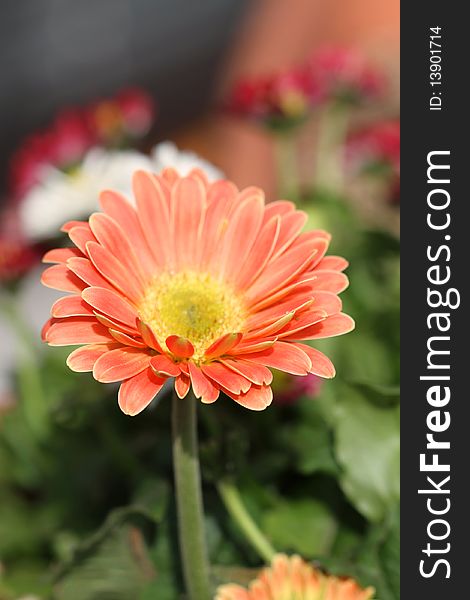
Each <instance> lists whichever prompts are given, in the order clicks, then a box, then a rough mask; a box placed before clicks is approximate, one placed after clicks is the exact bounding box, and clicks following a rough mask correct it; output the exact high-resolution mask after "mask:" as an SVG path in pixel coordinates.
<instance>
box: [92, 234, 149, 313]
mask: <svg viewBox="0 0 470 600" xmlns="http://www.w3.org/2000/svg"><path fill="white" fill-rule="evenodd" d="M87 251H88V255H89V256H90V259H91V262H92V263H93V265H94V266H95V267H96V269H97V270H98V271H99V272H100V274H101V275H102V276H103V277H104V278H105V279H107V280H108V282H109V283H111V284H112V285H113V286H114V287H115V288H117V289H118V290H119V291H120V292H121V293H122V294H124V296H126V297H127V298H129V299H130V300H132V301H133V302H138V301H139V300H140V298H142V296H143V287H142V284H141V282H140V280H139V279H138V278H137V277H136V276H135V275H134V273H133V272H132V271H130V270H129V269H126V267H124V266H123V265H122V264H121V263H120V262H119V261H118V260H117V259H116V258H115V256H113V254H112V253H111V252H110V251H109V250H107V249H106V248H103V246H100V245H99V244H97V243H96V242H88V244H87Z"/></svg>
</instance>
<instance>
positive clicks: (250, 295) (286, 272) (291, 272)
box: [245, 243, 314, 306]
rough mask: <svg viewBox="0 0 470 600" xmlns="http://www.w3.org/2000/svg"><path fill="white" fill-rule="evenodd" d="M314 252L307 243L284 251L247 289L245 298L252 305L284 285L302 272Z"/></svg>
mask: <svg viewBox="0 0 470 600" xmlns="http://www.w3.org/2000/svg"><path fill="white" fill-rule="evenodd" d="M313 254H314V252H312V251H311V246H310V244H309V243H306V244H302V245H301V246H298V247H297V248H295V249H293V250H292V251H290V252H286V253H285V254H284V255H283V256H281V257H280V258H279V259H278V260H276V261H275V262H274V263H273V262H271V263H270V264H269V265H268V266H267V267H266V268H265V270H264V271H263V273H262V276H260V277H258V279H257V280H256V281H255V283H254V284H253V285H252V286H251V287H250V288H249V289H248V290H247V293H246V296H245V300H246V302H247V304H248V305H249V306H250V305H251V306H253V305H255V304H256V302H257V301H259V300H261V299H263V298H265V297H266V296H270V295H271V294H272V293H273V292H275V291H276V290H277V289H278V288H280V287H284V286H286V285H287V284H288V283H289V282H290V281H292V279H294V277H296V276H297V275H298V274H299V273H302V271H304V270H305V269H306V268H307V267H308V265H309V264H310V263H311V261H312V257H313Z"/></svg>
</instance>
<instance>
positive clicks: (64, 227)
mask: <svg viewBox="0 0 470 600" xmlns="http://www.w3.org/2000/svg"><path fill="white" fill-rule="evenodd" d="M80 225H88V223H87V221H67V222H66V223H64V224H63V225H62V227H61V228H60V230H61V231H63V232H64V233H68V232H69V231H70V230H71V229H72V228H73V227H79V226H80Z"/></svg>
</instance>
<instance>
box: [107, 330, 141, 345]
mask: <svg viewBox="0 0 470 600" xmlns="http://www.w3.org/2000/svg"><path fill="white" fill-rule="evenodd" d="M109 333H110V334H111V335H112V336H113V338H114V339H115V340H117V341H118V342H119V343H120V344H122V345H123V346H131V348H147V347H148V346H147V344H144V342H142V341H141V340H137V339H135V338H134V337H132V336H131V335H128V334H127V333H123V332H122V331H119V330H117V329H110V330H109Z"/></svg>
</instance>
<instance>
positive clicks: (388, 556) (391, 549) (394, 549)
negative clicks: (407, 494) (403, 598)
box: [379, 507, 400, 599]
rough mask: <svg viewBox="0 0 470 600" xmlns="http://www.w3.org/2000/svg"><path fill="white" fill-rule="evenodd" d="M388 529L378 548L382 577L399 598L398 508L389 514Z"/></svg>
mask: <svg viewBox="0 0 470 600" xmlns="http://www.w3.org/2000/svg"><path fill="white" fill-rule="evenodd" d="M389 527H390V528H389V531H388V534H387V537H386V538H385V540H384V541H383V543H382V545H381V547H380V549H379V559H380V562H381V565H382V571H383V574H384V578H385V579H386V581H387V583H388V586H389V588H390V590H391V591H392V593H393V595H394V597H395V598H397V599H398V598H400V510H399V507H397V510H395V511H394V512H393V513H392V514H391V518H390V522H389Z"/></svg>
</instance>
